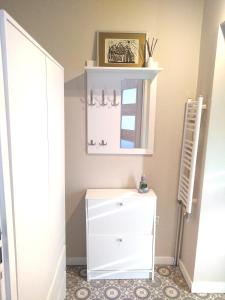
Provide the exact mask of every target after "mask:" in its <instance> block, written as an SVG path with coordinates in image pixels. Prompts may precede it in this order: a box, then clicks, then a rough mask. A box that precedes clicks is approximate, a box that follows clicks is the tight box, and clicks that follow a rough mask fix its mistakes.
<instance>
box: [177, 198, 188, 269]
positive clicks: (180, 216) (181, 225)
mask: <svg viewBox="0 0 225 300" xmlns="http://www.w3.org/2000/svg"><path fill="white" fill-rule="evenodd" d="M178 205H179V206H178V223H177V234H176V243H175V255H174V265H175V266H178V264H179V258H180V253H181V246H182V241H183V232H184V218H185V216H186V212H185V210H184V206H183V204H182V202H181V201H178Z"/></svg>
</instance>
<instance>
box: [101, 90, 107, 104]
mask: <svg viewBox="0 0 225 300" xmlns="http://www.w3.org/2000/svg"><path fill="white" fill-rule="evenodd" d="M105 105H107V103H106V102H105V91H104V90H102V103H101V106H105Z"/></svg>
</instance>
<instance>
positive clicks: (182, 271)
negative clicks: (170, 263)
mask: <svg viewBox="0 0 225 300" xmlns="http://www.w3.org/2000/svg"><path fill="white" fill-rule="evenodd" d="M179 267H180V270H181V273H182V274H183V276H184V279H185V280H186V282H187V284H188V286H189V289H190V290H191V287H192V280H191V277H190V275H189V273H188V271H187V269H186V267H185V265H184V263H183V262H182V260H180V259H179Z"/></svg>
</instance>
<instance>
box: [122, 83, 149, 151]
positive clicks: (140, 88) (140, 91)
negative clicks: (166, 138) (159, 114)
mask: <svg viewBox="0 0 225 300" xmlns="http://www.w3.org/2000/svg"><path fill="white" fill-rule="evenodd" d="M146 85H147V81H146V80H142V79H125V80H122V86H121V122H120V148H125V149H132V148H147V147H148V128H149V126H148V124H149V101H148V98H149V97H147V95H146V91H147V89H146Z"/></svg>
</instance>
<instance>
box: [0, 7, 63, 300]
mask: <svg viewBox="0 0 225 300" xmlns="http://www.w3.org/2000/svg"><path fill="white" fill-rule="evenodd" d="M0 41H1V47H0V205H1V213H0V216H1V229H2V244H3V281H4V287H5V291H4V293H5V296H4V295H3V297H5V299H6V300H47V299H48V300H63V299H65V217H64V215H65V209H64V204H65V203H64V202H65V198H64V90H63V87H64V72H63V68H62V67H61V66H60V65H59V64H58V63H57V62H56V61H55V60H54V59H53V58H52V57H51V56H50V55H49V54H48V53H47V52H46V51H45V50H43V49H42V48H41V47H40V46H39V45H38V44H37V43H36V42H35V41H34V40H33V39H32V38H31V37H30V36H29V35H28V34H27V33H26V32H25V31H24V30H23V29H22V28H21V27H20V26H19V25H18V24H17V23H16V22H15V21H14V20H13V19H12V18H11V17H10V16H9V15H8V14H7V13H5V12H4V11H0Z"/></svg>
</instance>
